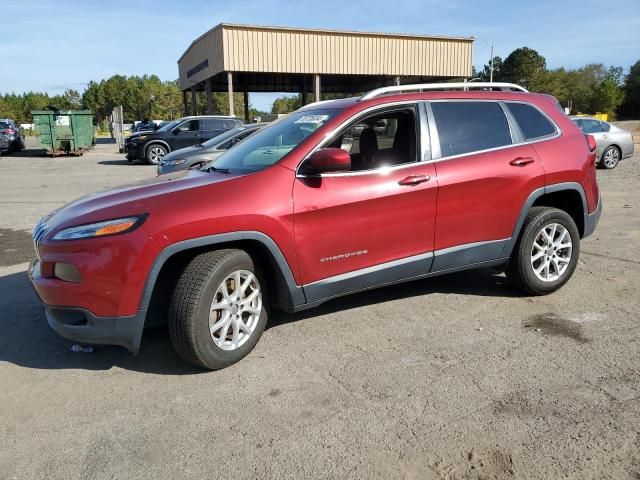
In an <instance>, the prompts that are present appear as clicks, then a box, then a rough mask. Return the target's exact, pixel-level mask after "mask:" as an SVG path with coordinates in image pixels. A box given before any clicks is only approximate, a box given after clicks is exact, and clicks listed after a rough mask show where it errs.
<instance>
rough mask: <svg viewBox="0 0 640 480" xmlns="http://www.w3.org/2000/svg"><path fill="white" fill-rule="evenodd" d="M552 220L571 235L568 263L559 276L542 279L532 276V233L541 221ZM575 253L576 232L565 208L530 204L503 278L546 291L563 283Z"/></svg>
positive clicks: (573, 264) (530, 289)
mask: <svg viewBox="0 0 640 480" xmlns="http://www.w3.org/2000/svg"><path fill="white" fill-rule="evenodd" d="M552 223H557V224H560V225H562V226H564V227H565V228H566V229H567V231H568V233H569V235H570V237H571V243H572V251H571V257H570V259H569V264H568V266H567V268H566V270H564V272H563V273H562V274H561V275H560V277H559V278H557V279H556V280H553V281H544V280H541V279H540V278H538V277H537V276H536V274H535V272H534V269H533V265H532V262H531V255H532V249H533V242H534V241H535V240H536V236H537V235H538V233H539V232H540V231H541V230H542V228H543V227H544V226H545V225H550V224H552ZM579 256H580V233H579V232H578V227H577V226H576V223H575V222H574V221H573V218H571V216H570V215H569V214H568V213H567V212H565V211H563V210H560V209H557V208H552V207H533V208H532V209H531V210H530V211H529V213H528V214H527V217H526V219H525V221H524V225H523V226H522V231H521V233H520V237H519V238H518V242H517V243H516V245H515V247H514V249H513V253H512V254H511V259H510V260H509V265H508V267H507V271H506V272H507V278H508V279H509V280H510V281H511V283H512V284H513V285H514V286H516V287H518V288H520V289H522V290H524V291H525V292H527V293H529V294H532V295H546V294H548V293H551V292H554V291H556V290H558V289H559V288H560V287H562V286H563V285H564V284H565V283H567V281H568V280H569V279H570V278H571V276H572V275H573V272H574V271H575V269H576V266H577V264H578V257H579Z"/></svg>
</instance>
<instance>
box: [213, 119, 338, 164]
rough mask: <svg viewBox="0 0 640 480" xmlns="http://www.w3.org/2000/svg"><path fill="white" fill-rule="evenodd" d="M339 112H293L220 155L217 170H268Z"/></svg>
mask: <svg viewBox="0 0 640 480" xmlns="http://www.w3.org/2000/svg"><path fill="white" fill-rule="evenodd" d="M339 111H340V110H307V111H303V112H294V113H291V114H289V115H287V116H286V117H284V118H282V119H280V120H278V121H277V122H274V123H273V124H271V125H269V126H268V127H265V128H262V129H261V130H259V131H258V132H256V133H254V134H252V135H251V136H249V137H248V138H247V139H246V140H244V141H242V142H241V143H239V144H238V145H236V146H235V147H233V148H232V149H230V150H228V151H227V152H225V153H224V154H223V155H221V156H220V157H219V158H218V159H217V160H216V161H215V162H214V163H213V164H212V165H213V167H215V168H216V169H221V170H228V171H231V172H233V171H239V172H243V173H246V172H257V171H258V170H262V169H263V168H267V167H269V166H271V165H273V164H274V163H276V162H277V161H278V160H280V159H281V158H282V157H284V156H285V155H286V154H287V153H289V152H290V151H291V150H293V149H294V148H295V147H297V146H298V145H299V144H301V143H302V142H303V140H304V139H305V138H307V137H308V136H309V135H311V134H312V133H313V132H315V131H316V130H317V129H318V128H320V127H321V126H322V125H324V124H325V123H327V122H328V121H329V120H330V119H331V118H333V117H334V116H336V114H337V113H338V112H339Z"/></svg>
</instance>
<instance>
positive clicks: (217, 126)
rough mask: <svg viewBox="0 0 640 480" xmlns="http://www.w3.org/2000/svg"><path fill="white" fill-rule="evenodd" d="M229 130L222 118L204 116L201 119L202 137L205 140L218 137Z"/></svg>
mask: <svg viewBox="0 0 640 480" xmlns="http://www.w3.org/2000/svg"><path fill="white" fill-rule="evenodd" d="M227 130H228V129H227V128H225V127H224V124H223V121H222V119H220V118H203V119H201V120H200V137H201V139H202V141H203V142H206V141H207V140H209V139H211V138H214V137H217V136H218V135H220V134H221V133H223V132H226V131H227Z"/></svg>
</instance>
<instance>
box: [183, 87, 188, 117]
mask: <svg viewBox="0 0 640 480" xmlns="http://www.w3.org/2000/svg"><path fill="white" fill-rule="evenodd" d="M182 111H183V112H184V115H185V116H186V115H189V104H188V103H187V91H186V90H183V91H182Z"/></svg>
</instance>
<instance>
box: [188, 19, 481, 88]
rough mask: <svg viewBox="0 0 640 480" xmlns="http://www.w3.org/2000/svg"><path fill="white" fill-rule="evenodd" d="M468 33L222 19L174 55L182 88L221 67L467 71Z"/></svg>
mask: <svg viewBox="0 0 640 480" xmlns="http://www.w3.org/2000/svg"><path fill="white" fill-rule="evenodd" d="M472 48H473V38H470V37H439V36H433V35H429V36H427V35H408V34H397V33H371V32H350V31H339V30H320V29H301V28H288V27H265V26H254V25H236V24H228V23H222V24H220V25H218V26H216V27H214V28H212V29H211V30H209V31H208V32H206V33H205V34H203V35H201V36H200V37H198V38H197V39H196V40H194V41H193V42H192V44H191V45H190V46H189V48H188V49H187V50H186V51H185V52H184V54H183V55H182V56H181V57H180V59H179V60H178V69H179V72H180V87H181V88H182V89H183V90H184V89H187V88H189V87H190V86H192V85H195V84H198V83H200V82H202V81H204V80H205V79H207V78H210V77H214V76H215V75H217V74H219V73H221V72H228V71H230V72H266V73H293V74H320V75H323V74H325V75H386V76H389V75H394V76H414V77H438V76H440V77H469V76H471V63H472Z"/></svg>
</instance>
